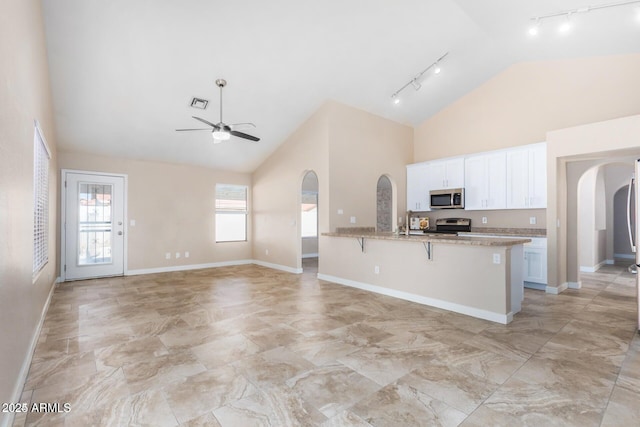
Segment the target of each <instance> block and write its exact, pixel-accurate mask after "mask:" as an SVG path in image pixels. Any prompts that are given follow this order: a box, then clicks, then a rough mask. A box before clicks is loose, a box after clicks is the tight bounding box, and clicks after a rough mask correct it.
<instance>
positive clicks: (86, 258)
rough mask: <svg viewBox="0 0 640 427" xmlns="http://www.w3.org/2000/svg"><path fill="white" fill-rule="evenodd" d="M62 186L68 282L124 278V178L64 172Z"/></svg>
mask: <svg viewBox="0 0 640 427" xmlns="http://www.w3.org/2000/svg"><path fill="white" fill-rule="evenodd" d="M62 185H63V189H62V190H63V191H62V193H63V200H62V203H63V206H64V216H63V218H62V219H63V228H62V230H63V231H62V232H63V234H64V239H63V248H62V251H63V254H64V255H63V262H64V265H63V272H62V274H63V277H64V280H78V279H88V278H95V277H106V276H119V275H123V274H124V245H125V244H124V242H125V239H124V231H125V227H124V221H125V215H124V212H125V206H124V201H125V197H124V189H125V178H124V176H122V175H103V174H97V173H96V174H93V173H86V172H73V171H63V180H62Z"/></svg>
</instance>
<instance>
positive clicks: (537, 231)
mask: <svg viewBox="0 0 640 427" xmlns="http://www.w3.org/2000/svg"><path fill="white" fill-rule="evenodd" d="M474 234H483V235H487V234H493V235H496V236H518V237H519V236H522V237H547V229H546V228H495V227H472V228H471V231H470V232H461V233H460V235H461V236H473V235H474Z"/></svg>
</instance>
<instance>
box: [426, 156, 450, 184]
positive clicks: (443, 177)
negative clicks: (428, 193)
mask: <svg viewBox="0 0 640 427" xmlns="http://www.w3.org/2000/svg"><path fill="white" fill-rule="evenodd" d="M444 188H447V163H446V161H438V162H430V163H429V190H442V189H444Z"/></svg>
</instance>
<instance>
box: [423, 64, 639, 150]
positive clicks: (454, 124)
mask: <svg viewBox="0 0 640 427" xmlns="http://www.w3.org/2000/svg"><path fill="white" fill-rule="evenodd" d="M638 74H640V54H633V55H620V56H607V57H595V58H583V59H569V60H559V61H541V62H524V63H519V64H515V65H513V66H511V67H509V68H508V69H507V70H505V71H504V72H502V73H500V74H498V75H497V76H495V77H494V78H493V79H491V80H489V81H488V82H486V83H485V84H483V85H482V86H480V87H479V88H478V89H476V90H475V91H473V92H471V93H469V94H467V95H465V96H464V97H462V98H460V99H459V100H458V101H456V102H454V103H453V104H451V105H450V106H449V107H447V108H445V109H443V110H442V111H440V112H439V113H438V114H436V115H435V116H433V117H432V118H430V119H429V120H427V121H425V122H424V123H422V124H421V125H419V126H418V127H417V128H416V131H415V133H416V135H415V148H414V150H415V151H414V161H415V162H421V161H425V160H431V159H435V158H440V157H448V156H454V155H459V154H468V153H475V152H479V151H487V150H494V149H499V148H505V147H512V146H517V145H524V144H531V143H535V142H540V141H544V140H545V139H546V134H547V132H549V131H551V130H554V129H563V128H567V127H570V126H577V125H581V124H586V123H592V122H599V121H603V120H608V119H614V118H617V117H624V116H629V115H633V114H638V113H639V112H640V108H639V106H638V104H639V102H640V101H639V99H638V98H639V97H638V96H636V94H638V93H640V79H638V78H637V76H638Z"/></svg>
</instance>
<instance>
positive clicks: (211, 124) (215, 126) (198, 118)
mask: <svg viewBox="0 0 640 427" xmlns="http://www.w3.org/2000/svg"><path fill="white" fill-rule="evenodd" d="M191 117H193V118H194V119H196V120H200V121H201V122H202V123H206V124H208V125H209V126H211V127H214V128H216V129H218V125H214V124H213V123H211V122H209V121H207V120H205V119H201V118H200V117H196V116H191Z"/></svg>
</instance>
